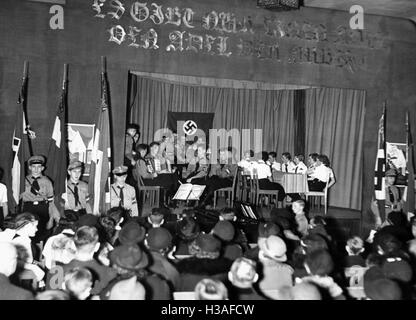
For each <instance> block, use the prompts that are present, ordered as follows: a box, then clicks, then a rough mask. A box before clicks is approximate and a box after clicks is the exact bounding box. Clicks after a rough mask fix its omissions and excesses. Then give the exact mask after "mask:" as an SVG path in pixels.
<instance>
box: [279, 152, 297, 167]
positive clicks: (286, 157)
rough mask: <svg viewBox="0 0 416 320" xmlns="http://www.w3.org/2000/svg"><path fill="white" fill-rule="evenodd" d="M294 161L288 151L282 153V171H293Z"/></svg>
mask: <svg viewBox="0 0 416 320" xmlns="http://www.w3.org/2000/svg"><path fill="white" fill-rule="evenodd" d="M295 167H296V165H295V163H294V162H293V161H292V156H291V154H290V153H289V152H283V153H282V169H281V171H283V172H295Z"/></svg>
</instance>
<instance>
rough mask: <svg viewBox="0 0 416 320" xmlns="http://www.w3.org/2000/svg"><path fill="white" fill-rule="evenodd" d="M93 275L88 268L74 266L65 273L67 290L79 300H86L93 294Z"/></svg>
mask: <svg viewBox="0 0 416 320" xmlns="http://www.w3.org/2000/svg"><path fill="white" fill-rule="evenodd" d="M92 285H93V276H92V274H91V271H89V270H88V269H86V268H74V269H71V270H70V271H69V272H68V273H66V274H65V286H64V287H65V290H66V291H67V292H68V293H69V294H70V295H71V296H72V297H74V298H76V299H77V300H85V299H87V298H88V297H89V296H90V294H91V289H92Z"/></svg>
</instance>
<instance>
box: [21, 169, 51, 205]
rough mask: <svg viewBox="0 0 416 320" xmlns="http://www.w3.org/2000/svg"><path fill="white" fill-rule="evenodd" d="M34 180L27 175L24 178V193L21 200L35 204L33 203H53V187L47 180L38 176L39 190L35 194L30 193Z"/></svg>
mask: <svg viewBox="0 0 416 320" xmlns="http://www.w3.org/2000/svg"><path fill="white" fill-rule="evenodd" d="M34 181H35V179H34V178H33V177H32V176H31V175H29V176H26V178H25V191H24V192H23V193H22V195H21V198H22V199H23V201H24V202H26V201H29V202H35V201H44V200H48V201H53V186H52V182H51V181H50V180H49V178H47V177H45V176H40V177H39V178H38V179H37V181H38V184H39V190H38V192H36V194H34V193H32V192H31V190H30V189H31V187H32V184H33V182H34Z"/></svg>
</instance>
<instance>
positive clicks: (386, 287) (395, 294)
mask: <svg viewBox="0 0 416 320" xmlns="http://www.w3.org/2000/svg"><path fill="white" fill-rule="evenodd" d="M367 272H368V271H367ZM364 292H365V294H366V296H367V298H368V299H370V300H401V299H402V290H401V289H400V286H399V285H398V284H397V283H396V282H395V281H393V280H390V279H387V278H379V279H375V280H373V281H367V282H364Z"/></svg>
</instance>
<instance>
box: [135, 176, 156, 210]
mask: <svg viewBox="0 0 416 320" xmlns="http://www.w3.org/2000/svg"><path fill="white" fill-rule="evenodd" d="M138 187H139V198H140V199H141V207H142V208H143V205H144V203H145V202H146V197H148V198H149V202H150V206H155V205H156V206H158V205H159V199H160V198H159V196H160V186H145V185H144V183H143V179H142V177H140V176H139V177H138Z"/></svg>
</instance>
